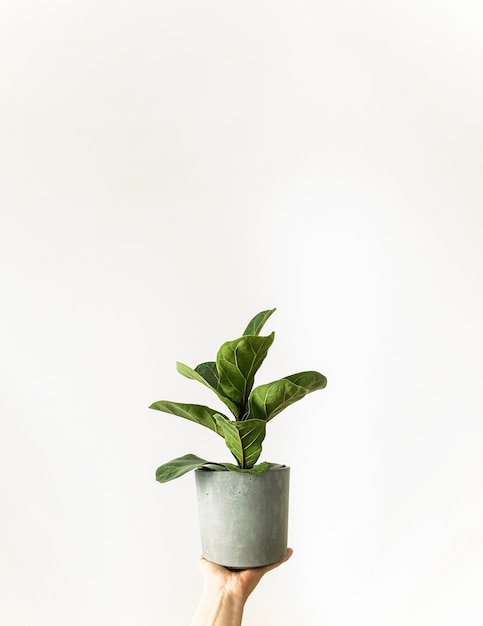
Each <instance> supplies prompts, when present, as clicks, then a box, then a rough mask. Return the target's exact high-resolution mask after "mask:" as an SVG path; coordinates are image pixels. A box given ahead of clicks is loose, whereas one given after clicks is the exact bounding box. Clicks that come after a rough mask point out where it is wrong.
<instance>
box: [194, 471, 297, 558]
mask: <svg viewBox="0 0 483 626" xmlns="http://www.w3.org/2000/svg"><path fill="white" fill-rule="evenodd" d="M195 477H196V489H197V493H198V512H199V522H200V534H201V548H202V553H203V556H204V557H205V558H206V559H208V561H212V562H214V563H218V564H219V565H223V566H225V567H229V568H233V569H246V568H248V567H260V566H263V565H269V564H271V563H276V562H277V561H280V559H282V558H283V557H284V556H285V554H286V551H287V536H288V508H289V507H288V504H289V481H290V468H289V467H277V468H274V469H270V470H268V471H267V472H265V473H263V474H247V473H244V472H229V471H209V470H202V469H198V470H195Z"/></svg>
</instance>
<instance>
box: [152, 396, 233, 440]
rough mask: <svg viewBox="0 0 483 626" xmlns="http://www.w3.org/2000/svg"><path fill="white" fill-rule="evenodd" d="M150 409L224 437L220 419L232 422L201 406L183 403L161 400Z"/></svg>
mask: <svg viewBox="0 0 483 626" xmlns="http://www.w3.org/2000/svg"><path fill="white" fill-rule="evenodd" d="M149 408H150V409H155V410H156V411H163V412H164V413H171V415H177V416H178V417H184V418H185V419H187V420H190V421H191V422H195V423H196V424H201V425H202V426H206V427H207V428H209V429H210V430H213V431H215V433H217V434H218V435H221V436H222V437H223V436H224V435H223V433H222V432H221V431H220V428H219V426H218V418H219V420H220V421H222V420H225V421H227V422H228V421H230V420H229V419H228V418H227V417H226V416H225V415H223V414H221V413H219V412H218V411H215V410H214V409H210V408H209V407H207V406H203V405H201V404H184V403H183V402H170V401H169V400H159V401H158V402H154V403H153V404H151V406H150V407H149Z"/></svg>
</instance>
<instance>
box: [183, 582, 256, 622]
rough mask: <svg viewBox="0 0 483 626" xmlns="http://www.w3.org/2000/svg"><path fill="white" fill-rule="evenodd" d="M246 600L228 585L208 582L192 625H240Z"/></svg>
mask: <svg viewBox="0 0 483 626" xmlns="http://www.w3.org/2000/svg"><path fill="white" fill-rule="evenodd" d="M244 605H245V601H244V599H243V598H242V597H240V595H239V594H237V593H236V592H234V591H233V590H230V589H227V588H226V586H219V585H216V584H215V585H213V584H206V585H205V588H204V589H203V593H202V595H201V599H200V602H199V604H198V608H197V610H196V612H195V615H194V617H193V620H192V622H191V626H240V625H241V621H242V616H243V608H244Z"/></svg>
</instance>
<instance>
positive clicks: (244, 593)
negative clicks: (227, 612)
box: [198, 548, 293, 604]
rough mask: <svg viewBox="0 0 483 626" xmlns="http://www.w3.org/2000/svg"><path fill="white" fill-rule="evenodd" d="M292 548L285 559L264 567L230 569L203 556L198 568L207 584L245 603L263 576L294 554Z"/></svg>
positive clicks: (288, 550) (288, 549)
mask: <svg viewBox="0 0 483 626" xmlns="http://www.w3.org/2000/svg"><path fill="white" fill-rule="evenodd" d="M292 554H293V550H292V548H287V553H286V555H285V556H284V558H283V559H281V560H280V561H278V562H277V563H272V564H271V565H265V566H264V567H253V568H249V569H243V570H230V569H227V568H226V567H223V566H221V565H217V564H216V563H212V562H211V561H208V560H206V559H205V558H204V557H201V558H200V560H199V564H198V569H199V571H200V573H201V575H202V577H203V579H204V581H205V585H206V586H207V587H210V588H212V589H217V590H223V592H224V593H226V594H227V595H229V596H232V597H233V598H234V599H236V600H238V601H239V602H241V603H242V604H245V602H246V601H247V599H248V597H249V595H250V594H251V593H252V591H253V590H254V589H255V587H256V586H257V585H258V583H259V582H260V580H261V579H262V577H263V576H264V575H265V574H266V573H267V572H270V571H271V570H273V569H275V568H276V567H279V566H280V565H282V563H285V562H286V561H288V559H289V558H290V557H291V556H292Z"/></svg>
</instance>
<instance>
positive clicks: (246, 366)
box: [216, 333, 275, 419]
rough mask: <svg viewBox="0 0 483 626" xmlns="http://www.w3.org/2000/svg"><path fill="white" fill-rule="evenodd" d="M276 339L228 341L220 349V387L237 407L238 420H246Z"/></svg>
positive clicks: (256, 338) (243, 338)
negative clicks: (250, 399)
mask: <svg viewBox="0 0 483 626" xmlns="http://www.w3.org/2000/svg"><path fill="white" fill-rule="evenodd" d="M274 337H275V333H271V334H270V335H268V336H267V337H259V336H256V335H246V336H243V337H240V338H239V339H234V340H233V341H227V342H225V343H224V344H223V345H222V346H221V348H220V349H219V350H218V354H217V357H216V367H217V370H218V372H219V375H220V385H221V388H222V389H223V393H224V394H225V395H226V396H227V397H229V398H230V399H231V400H232V401H233V402H234V403H235V404H236V406H237V412H236V413H234V415H235V417H236V418H237V419H243V416H244V413H245V412H246V409H247V402H248V396H249V395H250V391H251V390H252V387H253V381H254V378H255V374H256V372H257V370H258V368H259V367H260V365H261V364H262V362H263V360H264V359H265V357H266V356H267V352H268V349H269V347H270V346H271V345H272V343H273V340H274Z"/></svg>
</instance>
